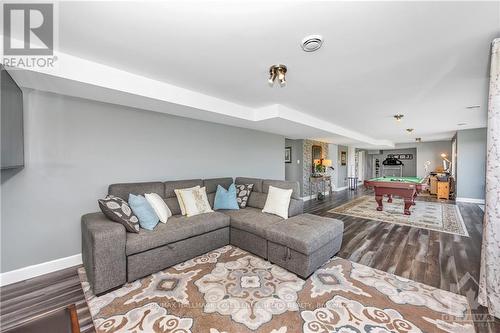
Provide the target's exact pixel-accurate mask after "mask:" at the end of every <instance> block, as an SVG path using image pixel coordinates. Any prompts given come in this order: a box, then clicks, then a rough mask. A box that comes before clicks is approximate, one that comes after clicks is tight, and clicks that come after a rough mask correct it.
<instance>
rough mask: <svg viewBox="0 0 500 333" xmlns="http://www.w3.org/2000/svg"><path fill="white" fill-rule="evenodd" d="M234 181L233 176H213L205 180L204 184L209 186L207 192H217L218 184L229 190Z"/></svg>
mask: <svg viewBox="0 0 500 333" xmlns="http://www.w3.org/2000/svg"><path fill="white" fill-rule="evenodd" d="M232 183H233V178H211V179H204V180H203V186H205V187H206V188H207V194H208V193H215V192H217V185H220V186H222V187H224V188H225V189H226V190H227V189H229V186H231V184H232Z"/></svg>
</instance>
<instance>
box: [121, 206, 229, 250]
mask: <svg viewBox="0 0 500 333" xmlns="http://www.w3.org/2000/svg"><path fill="white" fill-rule="evenodd" d="M229 221H230V218H229V216H227V215H225V214H222V213H219V212H213V213H206V214H200V215H195V216H191V217H187V216H181V215H174V216H171V217H169V219H168V221H167V223H159V224H158V225H157V226H156V228H155V229H154V230H152V231H149V230H144V229H141V230H140V231H139V233H137V234H133V236H131V237H129V235H132V234H131V233H128V234H127V244H126V247H125V252H126V254H127V255H131V254H134V253H139V252H143V251H147V250H149V249H152V248H155V247H158V246H162V245H166V244H170V243H174V242H177V241H180V240H183V239H187V238H190V237H194V236H198V235H201V234H205V233H207V232H210V231H213V230H217V229H220V228H225V227H227V226H229Z"/></svg>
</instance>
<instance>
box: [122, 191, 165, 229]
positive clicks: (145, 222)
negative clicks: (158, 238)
mask: <svg viewBox="0 0 500 333" xmlns="http://www.w3.org/2000/svg"><path fill="white" fill-rule="evenodd" d="M128 204H129V206H130V208H131V209H132V211H133V212H134V214H135V216H137V218H138V219H139V225H140V226H141V228H144V229H147V230H153V229H154V227H156V225H157V224H158V222H159V221H160V218H159V217H158V215H156V213H155V211H154V209H153V207H151V205H150V204H149V202H148V201H147V200H146V198H144V197H143V196H142V195H133V194H130V195H129V196H128Z"/></svg>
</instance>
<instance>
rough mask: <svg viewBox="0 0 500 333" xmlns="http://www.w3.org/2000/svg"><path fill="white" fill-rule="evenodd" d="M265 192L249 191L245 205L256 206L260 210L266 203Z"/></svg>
mask: <svg viewBox="0 0 500 333" xmlns="http://www.w3.org/2000/svg"><path fill="white" fill-rule="evenodd" d="M266 199H267V193H262V192H254V191H252V193H250V196H249V197H248V202H247V207H253V208H258V209H260V210H262V208H264V205H265V204H266Z"/></svg>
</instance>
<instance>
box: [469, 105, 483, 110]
mask: <svg viewBox="0 0 500 333" xmlns="http://www.w3.org/2000/svg"><path fill="white" fill-rule="evenodd" d="M480 107H481V105H469V106H466V107H465V108H466V109H479V108H480Z"/></svg>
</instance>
